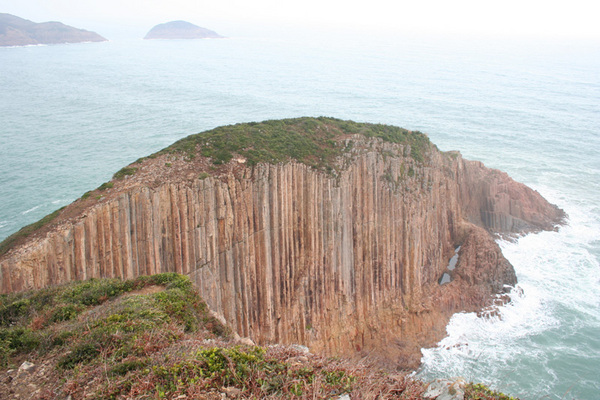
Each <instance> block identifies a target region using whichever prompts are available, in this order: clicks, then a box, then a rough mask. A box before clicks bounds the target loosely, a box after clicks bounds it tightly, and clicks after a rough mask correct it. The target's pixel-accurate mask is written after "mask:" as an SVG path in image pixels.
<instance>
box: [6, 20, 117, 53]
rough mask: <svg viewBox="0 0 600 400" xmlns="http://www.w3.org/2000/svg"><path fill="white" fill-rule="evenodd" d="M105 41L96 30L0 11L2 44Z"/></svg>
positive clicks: (23, 44)
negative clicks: (20, 16)
mask: <svg viewBox="0 0 600 400" xmlns="http://www.w3.org/2000/svg"><path fill="white" fill-rule="evenodd" d="M104 41H106V39H105V38H103V37H102V36H100V35H98V34H97V33H96V32H91V31H86V30H83V29H77V28H73V27H72V26H69V25H65V24H63V23H60V22H42V23H35V22H32V21H29V20H26V19H23V18H19V17H17V16H14V15H11V14H3V13H0V46H27V45H35V44H60V43H81V42H104Z"/></svg>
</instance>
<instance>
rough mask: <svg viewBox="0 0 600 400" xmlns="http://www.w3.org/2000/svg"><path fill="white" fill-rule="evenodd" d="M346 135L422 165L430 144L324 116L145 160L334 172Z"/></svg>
mask: <svg viewBox="0 0 600 400" xmlns="http://www.w3.org/2000/svg"><path fill="white" fill-rule="evenodd" d="M348 134H360V135H363V136H365V137H368V138H380V139H382V140H384V141H387V142H392V143H398V144H405V145H410V149H411V156H412V158H413V159H414V160H415V161H417V162H418V163H423V162H424V160H425V157H426V153H427V151H428V149H429V148H431V146H433V145H432V144H431V142H430V141H429V139H428V138H427V136H426V135H425V134H423V133H421V132H418V131H409V130H406V129H402V128H399V127H396V126H390V125H383V124H369V123H358V122H353V121H344V120H340V119H335V118H327V117H319V118H310V117H303V118H295V119H282V120H270V121H264V122H251V123H245V124H236V125H229V126H223V127H219V128H216V129H213V130H210V131H207V132H203V133H198V134H195V135H191V136H188V137H186V138H184V139H181V140H179V141H177V142H175V143H174V144H172V145H171V146H169V147H167V148H165V149H163V150H161V151H159V152H158V153H155V154H152V155H150V156H148V157H146V158H156V157H157V156H158V155H160V154H170V153H183V154H185V155H186V157H187V158H188V159H193V158H195V157H196V156H197V155H201V156H203V157H209V158H211V159H212V162H213V164H215V165H220V164H225V163H227V162H229V161H230V160H231V159H232V158H233V157H234V156H236V155H239V156H242V157H244V158H245V159H246V162H247V165H249V166H252V165H256V164H258V163H261V162H267V163H279V162H287V161H289V160H290V159H294V160H297V161H299V162H302V163H304V164H306V165H309V166H311V167H313V168H316V169H318V170H322V171H326V172H328V173H331V172H332V171H333V170H334V169H336V163H335V160H336V158H337V157H339V156H341V155H342V154H343V153H344V152H347V151H350V150H352V148H353V146H354V143H353V142H352V141H349V142H348V143H346V142H345V141H340V140H339V139H340V137H341V136H343V135H348ZM144 159H145V158H140V159H138V160H137V161H136V162H137V163H140V162H142V161H143V160H144ZM164 165H165V166H166V167H171V166H172V163H170V162H166V163H165V164H164ZM411 168H412V167H411ZM137 170H138V168H137V167H125V168H122V169H120V170H119V171H117V172H116V173H115V174H114V175H113V177H112V181H109V182H105V183H103V184H102V185H100V186H99V187H98V188H97V189H96V190H97V191H100V192H102V191H105V190H107V189H111V188H113V187H114V185H115V182H114V181H118V180H122V179H124V178H125V177H126V176H131V175H134V174H135V173H136V172H137ZM412 175H414V170H412V169H410V170H409V176H412ZM208 176H209V175H208V173H206V172H202V173H200V175H199V179H206V178H207V177H208ZM96 193H97V192H96ZM92 194H94V191H88V192H86V193H84V194H83V195H82V196H81V199H82V200H85V199H88V198H89V197H91V196H92ZM94 198H95V199H96V200H99V199H101V198H102V195H98V194H96V195H95V197H94ZM61 210H62V209H61ZM59 212H60V210H57V211H55V212H54V213H52V214H49V215H47V216H45V217H44V218H42V219H41V220H39V221H38V222H35V223H33V224H31V225H28V226H26V227H24V228H22V229H21V230H20V231H18V232H16V233H15V234H13V235H11V236H9V237H8V238H6V239H5V240H4V241H2V242H1V243H0V256H2V255H3V254H5V253H6V252H7V251H8V250H10V249H11V248H12V247H13V246H14V244H15V243H16V242H17V241H19V240H20V239H22V238H25V237H27V236H29V235H30V234H31V233H32V232H34V231H36V230H37V229H39V228H41V227H43V226H45V225H47V224H48V223H50V222H51V221H52V220H54V218H56V216H57V215H58V214H59Z"/></svg>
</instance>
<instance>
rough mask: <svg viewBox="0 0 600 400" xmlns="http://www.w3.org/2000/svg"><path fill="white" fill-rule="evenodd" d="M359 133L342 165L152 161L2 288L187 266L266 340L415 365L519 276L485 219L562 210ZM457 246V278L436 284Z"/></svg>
mask: <svg viewBox="0 0 600 400" xmlns="http://www.w3.org/2000/svg"><path fill="white" fill-rule="evenodd" d="M352 140H353V141H354V143H355V144H354V147H353V149H352V151H351V152H348V153H346V154H345V155H344V157H343V159H340V160H338V162H339V163H340V165H344V168H343V169H341V172H340V173H339V174H337V175H335V174H332V175H331V174H326V173H323V172H319V171H316V170H314V169H312V168H310V167H308V166H306V165H304V164H300V163H296V162H288V163H283V164H282V163H280V164H277V165H271V164H258V165H256V166H254V167H251V166H247V165H245V164H241V163H239V162H236V161H232V162H230V163H229V164H227V165H226V166H224V167H222V168H221V169H220V170H219V174H218V175H216V176H210V177H203V178H202V179H197V178H195V179H194V178H193V177H198V174H199V173H200V172H202V171H206V168H205V167H206V160H203V159H201V158H198V159H197V160H195V161H193V162H192V161H184V160H183V157H180V158H174V157H173V156H170V155H163V156H160V157H157V158H155V159H148V160H146V161H145V162H144V163H143V164H141V165H139V172H138V173H137V174H136V176H135V177H134V178H132V179H129V180H124V181H121V182H117V184H116V185H115V188H114V189H111V191H108V192H107V193H106V198H105V199H104V200H102V201H100V202H98V203H93V202H91V200H90V203H89V204H90V205H89V206H82V205H81V204H88V203H74V204H73V205H71V206H69V207H67V208H66V209H65V210H64V211H63V214H62V215H63V216H62V217H60V218H59V219H58V222H57V223H56V225H54V226H52V227H50V228H48V230H47V233H44V234H42V233H40V234H39V235H38V236H36V237H32V238H30V240H28V241H26V242H25V243H24V244H23V245H21V246H19V247H17V248H15V249H13V250H11V251H10V252H9V253H7V254H5V255H4V256H3V257H0V282H1V290H2V292H10V291H17V290H25V289H28V288H41V287H44V286H48V285H51V284H57V283H61V282H68V281H71V280H78V279H88V278H92V277H123V278H133V277H136V276H139V275H147V274H155V273H159V272H171V271H172V272H178V273H181V274H186V275H189V276H190V278H191V279H192V281H193V282H194V283H195V285H196V287H197V288H198V290H199V291H200V294H201V295H202V296H203V297H204V299H205V300H206V301H207V303H208V304H209V305H210V307H211V309H213V310H215V312H216V313H217V314H218V315H223V316H224V317H225V319H226V320H227V322H228V323H229V324H230V325H231V326H232V328H233V329H234V330H235V331H237V332H238V333H239V334H240V335H241V336H245V337H251V338H253V339H254V340H255V341H256V342H257V343H259V344H267V343H286V344H290V343H299V344H303V345H306V346H309V347H310V349H311V351H317V352H325V353H329V354H338V355H366V354H370V355H371V356H375V357H380V358H381V359H382V360H389V361H390V362H392V363H394V364H399V365H401V366H405V367H414V366H416V365H418V363H419V359H420V348H421V347H422V346H428V345H433V344H434V343H435V342H436V341H438V340H439V339H440V338H441V337H443V336H444V335H445V325H446V323H447V321H448V319H449V318H450V316H451V315H452V314H453V313H454V312H457V311H461V310H478V309H481V308H482V307H485V306H487V305H490V304H491V301H492V297H491V296H492V295H493V294H495V293H501V292H503V291H504V290H505V289H504V285H514V284H515V283H516V278H515V274H514V271H513V269H512V266H511V265H510V263H509V262H508V261H507V260H506V259H505V258H504V257H503V256H502V254H501V252H500V249H499V247H498V246H497V245H496V243H495V242H494V240H493V239H492V238H491V236H490V235H489V234H488V233H487V232H486V231H485V230H484V229H483V228H485V229H488V230H490V231H492V232H499V233H510V234H514V233H525V232H530V231H535V230H539V229H552V228H554V226H555V225H556V224H557V223H559V222H560V221H561V219H562V218H563V217H564V213H562V211H561V210H559V209H557V208H556V207H555V206H552V205H550V204H549V203H547V202H546V201H545V200H544V199H543V198H542V197H541V196H540V195H539V194H537V193H536V192H534V191H532V190H531V189H528V188H527V187H525V186H524V185H522V184H519V183H517V182H514V181H512V180H511V179H510V178H509V177H508V176H507V175H506V174H503V173H501V172H499V171H495V170H489V169H487V168H485V167H484V166H483V165H482V164H481V163H477V162H470V161H465V160H463V159H462V158H461V157H460V156H459V155H456V154H454V155H447V154H442V153H440V152H438V151H437V150H436V149H434V148H432V149H431V150H430V151H429V152H428V153H427V155H426V159H425V162H424V163H417V162H416V161H415V160H414V159H412V158H411V157H410V156H409V155H410V148H407V146H402V145H398V144H393V143H388V142H383V141H382V140H378V139H367V138H365V137H363V136H359V135H354V136H352ZM166 157H170V158H169V159H168V161H169V164H170V165H171V164H172V166H170V167H169V168H165V167H163V166H164V165H165V161H166ZM407 171H412V172H411V173H407ZM190 177H192V178H190ZM82 207H83V209H82ZM476 225H478V226H476ZM42 232H46V231H42ZM458 245H462V247H461V250H460V258H459V263H458V265H457V267H456V269H455V270H454V271H452V277H453V281H452V282H450V283H448V284H445V285H443V286H440V285H439V284H438V283H437V282H438V279H439V278H440V277H441V275H442V274H443V273H444V271H445V269H446V266H447V264H448V260H449V259H450V257H451V256H452V255H454V249H455V248H456V247H457V246H458Z"/></svg>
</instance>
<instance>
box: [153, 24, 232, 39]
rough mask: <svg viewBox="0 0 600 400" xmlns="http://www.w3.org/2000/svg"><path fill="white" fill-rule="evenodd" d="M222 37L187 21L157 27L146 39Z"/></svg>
mask: <svg viewBox="0 0 600 400" xmlns="http://www.w3.org/2000/svg"><path fill="white" fill-rule="evenodd" d="M222 37H223V36H221V35H219V34H218V33H217V32H214V31H211V30H210V29H206V28H202V27H200V26H197V25H194V24H191V23H189V22H186V21H171V22H167V23H164V24H158V25H156V26H155V27H153V28H152V29H150V31H149V32H148V33H147V34H146V36H145V37H144V39H208V38H210V39H218V38H222Z"/></svg>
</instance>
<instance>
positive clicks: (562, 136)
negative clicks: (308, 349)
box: [0, 35, 600, 399]
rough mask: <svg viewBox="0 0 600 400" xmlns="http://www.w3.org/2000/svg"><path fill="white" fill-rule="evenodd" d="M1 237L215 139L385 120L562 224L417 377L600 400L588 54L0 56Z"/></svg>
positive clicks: (515, 254)
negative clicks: (548, 210)
mask: <svg viewBox="0 0 600 400" xmlns="http://www.w3.org/2000/svg"><path fill="white" fill-rule="evenodd" d="M0 89H1V90H0V239H3V238H5V237H6V236H8V235H10V234H11V233H13V232H15V231H17V230H18V229H19V228H20V227H22V226H24V225H26V224H29V223H32V222H34V221H36V220H38V219H39V218H41V217H43V216H44V215H46V214H48V213H50V212H52V211H54V210H55V209H57V208H59V207H61V206H63V205H66V204H68V203H70V202H71V201H73V200H75V199H76V198H78V197H79V196H81V194H83V193H84V192H85V191H87V190H90V189H92V188H95V187H97V186H99V185H100V184H101V183H102V182H104V181H107V180H109V179H110V177H111V176H112V174H113V173H114V172H115V171H117V170H118V169H120V168H121V167H123V166H124V165H126V164H128V163H130V162H132V161H134V160H136V159H137V158H139V157H142V156H145V155H148V154H150V153H152V152H154V151H157V150H159V149H161V148H163V147H165V146H167V145H169V144H170V143H172V142H174V141H175V140H177V139H179V138H182V137H184V136H187V135H189V134H192V133H196V132H200V131H203V130H206V129H209V128H213V127H215V126H219V125H223V124H231V123H237V122H248V121H260V120H264V119H272V118H284V117H298V116H319V115H326V116H334V117H338V118H343V119H353V120H357V121H367V122H382V123H388V124H394V125H399V126H402V127H405V128H408V129H418V130H421V131H424V132H426V133H428V134H429V136H430V138H431V140H432V141H433V142H434V143H436V144H437V145H438V147H439V148H440V149H442V150H454V149H458V150H461V152H462V153H463V155H464V156H465V157H466V158H470V159H477V160H481V161H483V162H484V163H485V164H486V165H488V166H490V167H494V168H499V169H502V170H504V171H507V172H508V173H509V174H510V175H511V176H513V177H514V178H515V179H517V180H519V181H522V182H524V183H526V184H528V185H529V186H531V187H533V188H535V189H537V190H538V191H540V192H541V193H542V194H543V195H544V196H545V197H546V198H548V199H549V200H550V201H552V202H554V203H556V204H558V205H559V206H560V207H562V208H564V209H565V210H566V211H567V213H568V214H569V216H570V219H569V224H568V225H567V226H565V227H563V228H561V229H560V231H559V232H545V233H540V234H537V235H530V236H527V237H524V238H521V239H520V240H519V241H518V242H517V243H504V242H503V243H501V245H502V247H503V250H504V253H505V255H506V256H507V257H508V258H509V260H510V261H511V262H512V263H513V265H514V266H515V269H516V271H517V275H518V279H519V282H520V284H519V285H520V287H521V288H522V289H523V294H522V295H520V294H518V293H516V292H515V294H513V300H514V301H513V302H512V303H511V304H510V305H508V306H505V307H503V308H502V310H501V313H500V317H499V318H497V319H492V320H484V319H479V318H476V316H475V315H473V314H458V315H456V316H455V317H454V318H453V319H452V321H451V322H450V324H449V326H448V337H447V338H446V339H444V340H443V341H442V342H441V343H440V345H439V346H438V347H437V348H434V349H424V350H423V367H422V370H421V371H419V375H420V376H422V377H424V378H425V379H431V378H434V377H438V376H444V377H447V376H464V377H466V378H467V379H472V380H476V381H483V382H486V383H489V384H491V385H492V386H493V387H496V388H498V389H501V390H504V391H506V392H508V393H511V394H513V395H518V396H522V397H523V398H531V399H539V398H550V399H563V398H566V399H570V398H576V399H597V398H600V394H599V393H600V155H599V154H600V43H598V42H583V41H571V42H564V41H563V42H556V41H554V42H553V41H549V40H547V41H535V40H492V39H489V40H483V39H458V38H453V39H449V38H434V37H418V36H387V37H367V36H360V37H346V36H341V35H338V36H335V37H331V36H320V37H319V36H313V37H307V36H302V35H296V36H292V35H290V36H288V37H285V38H284V37H278V38H257V37H254V38H250V37H247V38H230V39H225V40H204V41H142V40H123V41H114V42H106V43H95V44H76V45H57V46H36V47H21V48H0Z"/></svg>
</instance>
